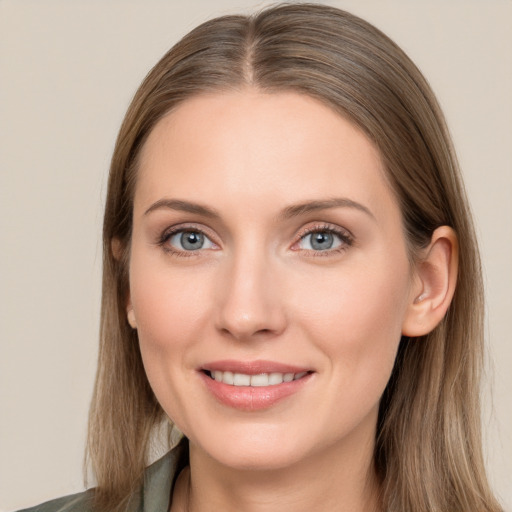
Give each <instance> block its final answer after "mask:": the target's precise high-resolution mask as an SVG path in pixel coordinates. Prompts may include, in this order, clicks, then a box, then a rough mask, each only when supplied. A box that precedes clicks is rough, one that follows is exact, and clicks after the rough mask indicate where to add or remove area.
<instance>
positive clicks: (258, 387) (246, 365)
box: [199, 361, 314, 411]
mask: <svg viewBox="0 0 512 512" xmlns="http://www.w3.org/2000/svg"><path fill="white" fill-rule="evenodd" d="M313 373H314V372H313V371H312V370H309V369H307V368H301V367H297V366H291V365H284V364H280V363H275V362H271V361H251V362H240V361H216V362H214V363H209V364H207V365H205V366H204V367H202V368H201V369H200V372H199V374H200V376H201V378H202V380H203V382H204V383H205V385H206V387H207V389H208V390H209V391H210V392H211V393H212V394H213V396H214V397H215V398H216V399H217V401H219V402H220V403H222V404H223V405H227V406H229V407H232V408H235V409H239V410H242V411H256V410H262V409H267V408H270V407H272V406H273V405H274V404H276V403H277V402H279V401H281V400H284V399H285V398H287V397H290V396H291V395H294V394H295V393H297V392H299V391H300V390H301V389H302V388H303V386H304V385H305V384H306V383H307V382H308V381H309V380H310V378H311V376H312V374H313Z"/></svg>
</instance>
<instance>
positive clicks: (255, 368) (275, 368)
mask: <svg viewBox="0 0 512 512" xmlns="http://www.w3.org/2000/svg"><path fill="white" fill-rule="evenodd" d="M200 370H203V371H210V372H212V371H222V372H233V373H243V374H245V375H258V374H261V373H302V372H308V371H311V368H306V367H303V366H296V365H291V364H285V363H278V362H276V361H259V360H258V361H235V360H232V359H227V360H224V361H213V362H211V363H207V364H204V365H203V366H201V368H200Z"/></svg>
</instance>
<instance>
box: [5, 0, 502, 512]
mask: <svg viewBox="0 0 512 512" xmlns="http://www.w3.org/2000/svg"><path fill="white" fill-rule="evenodd" d="M328 3H330V4H332V5H336V6H338V7H341V8H346V9H347V10H350V11H352V12H354V13H356V14H359V15H361V16H363V17H364V18H366V19H368V20H369V21H371V22H373V23H374V24H376V25H377V26H378V27H380V28H381V29H383V30H384V31H385V32H386V33H387V34H388V35H390V36H391V37H392V38H394V39H395V40H396V41H397V42H398V43H399V44H400V45H401V46H402V47H403V48H404V49H405V50H406V51H407V52H408V53H409V55H410V56H411V57H412V58H413V60H415V61H416V63H417V64H418V65H419V66H420V68H421V69H422V70H423V71H424V73H425V75H426V76H427V77H428V79H429V80H430V82H431V84H432V86H433V88H434V90H435V91H436V93H437V94H438V97H439V99H440V101H441V104H442V106H443V107H444V109H445V113H446V116H447V118H448V123H449V125H450V127H451V130H452V133H453V136H454V139H455V144H456V147H457V149H458V152H459V157H460V161H461V164H462V167H463V170H464V173H465V177H466V181H467V186H468V191H469V195H470V198H471V201H472V204H473V207H474V212H475V217H476V222H477V226H478V231H479V234H480V239H481V245H482V254H483V259H484V265H485V275H486V282H487V294H488V329H487V331H488V339H489V347H490V361H491V365H493V366H494V368H493V370H492V373H493V374H494V376H495V378H494V392H493V395H494V409H493V407H492V405H491V398H490V396H491V395H490V392H489V389H490V384H489V383H490V381H489V380H488V381H487V384H486V389H485V391H484V403H485V406H486V411H485V412H486V414H485V424H486V439H487V441H486V447H487V453H488V465H489V470H490V475H491V478H492V481H493V483H494V486H495V489H496V491H497V493H498V494H499V495H500V496H501V498H502V500H503V502H504V504H505V505H506V506H505V508H506V509H507V510H512V401H511V398H510V396H511V394H512V393H511V392H512V370H511V367H512V340H511V336H510V329H509V328H508V323H509V321H510V317H511V314H512V300H511V296H512V293H511V290H512V270H511V269H512V265H511V254H512V227H511V226H512V199H511V193H512V150H511V147H512V92H511V91H512V30H511V27H512V1H510V0H458V1H455V0H428V1H427V0H421V1H414V2H413V1H405V0H401V1H400V0H381V1H376V0H375V1H367V0H339V1H330V2H328ZM262 5H263V3H262V2H259V3H257V2H253V1H250V0H216V1H215V2H212V1H206V0H203V1H199V0H195V1H194V0H188V1H186V2H181V1H176V0H168V1H163V0H160V1H157V0H151V1H147V0H144V1H143V0H123V1H121V0H110V1H108V0H107V1H105V0H104V1H100V0H73V1H71V0H60V1H58V0H10V1H6V0H4V1H0V144H1V149H0V179H1V182H0V226H1V228H0V229H1V232H0V243H1V251H0V278H1V281H0V293H1V304H0V315H1V317H0V343H1V345H0V351H1V352H0V511H4V512H5V511H7V510H11V509H15V508H18V507H22V506H27V505H29V504H34V503H36V502H40V501H43V500H46V499H49V498H52V497H56V496H58V495H62V494H66V493H72V492H76V491H79V490H81V489H82V474H81V468H82V466H81V465H82V455H83V448H84V439H85V428H86V414H87V408H88V403H89V399H90V395H91V388H92V381H93V374H94V369H95V359H96V338H97V331H98V313H99V294H100V286H99V280H100V266H101V254H100V225H101V217H102V203H103V197H104V193H105V186H106V172H107V168H108V163H109V158H110V154H111V151H112V147H113V143H114V138H115V136H116V132H117V129H118V127H119V124H120V122H121V118H122V115H123V113H124V111H125V109H126V107H127V105H128V102H129V100H130V98H131V96H132V94H133V93H134V91H135V88H136V87H137V85H138V84H139V82H140V80H141V79H142V78H143V76H144V75H145V73H146V72H147V71H148V69H149V68H150V66H152V65H153V64H154V63H155V62H156V60H157V59H158V58H159V57H160V56H161V55H162V54H163V53H164V51H166V50H167V49H168V48H169V47H170V46H171V45H172V44H173V43H174V42H175V41H176V40H177V38H178V37H180V36H182V35H183V34H185V33H186V32H187V31H188V30H189V29H191V28H192V27H194V26H195V25H196V24H198V23H199V22H201V21H203V20H205V19H207V18H210V17H212V16H215V15H219V14H224V13H227V12H233V11H247V10H251V9H252V8H254V7H256V6H262Z"/></svg>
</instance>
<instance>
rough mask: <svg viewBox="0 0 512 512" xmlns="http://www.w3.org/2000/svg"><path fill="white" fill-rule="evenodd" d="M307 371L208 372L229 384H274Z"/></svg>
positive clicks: (300, 376)
mask: <svg viewBox="0 0 512 512" xmlns="http://www.w3.org/2000/svg"><path fill="white" fill-rule="evenodd" d="M307 373H308V372H300V373H277V372H273V373H259V374H258V375H247V374H245V373H233V372H222V371H220V370H215V371H213V372H210V376H211V378H212V379H214V380H216V381H217V382H223V383H224V384H229V385H231V386H253V387H261V386H276V385H278V384H282V383H283V382H291V381H292V380H298V379H302V377H304V376H305V375H307Z"/></svg>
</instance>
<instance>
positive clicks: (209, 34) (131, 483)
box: [88, 4, 501, 512]
mask: <svg viewBox="0 0 512 512" xmlns="http://www.w3.org/2000/svg"><path fill="white" fill-rule="evenodd" d="M247 86H250V87H253V88H256V89H258V90H262V91H265V92H269V93H272V92H273V91H283V90H292V91H297V92H301V93H304V94H306V95H309V96H312V97H314V98H316V99H319V100H320V101H322V102H324V103H325V104H327V105H329V106H330V107H331V108H332V109H334V110H335V111H336V112H338V113H339V114H340V115H342V116H344V117H345V118H347V119H349V120H350V121H351V122H353V123H354V124H355V125H357V126H358V127H359V128H361V129H362V130H363V131H364V132H365V133H366V135H367V136H368V137H369V139H370V140H371V141H373V143H374V144H375V145H376V146H377V148H378V149H379V150H380V154H381V157H382V159H383V161H384V163H385V166H386V171H387V177H388V180H389V183H390V185H391V187H392V189H393V191H394V193H395V195H396V197H397V199H398V201H399V204H400V207H401V211H402V218H403V224H404V231H405V233H406V238H407V241H408V246H409V250H410V255H411V261H412V262H413V261H414V259H415V254H416V253H417V250H418V249H419V248H421V247H424V246H426V245H427V244H428V243H429V241H430V238H431V235H432V232H433V231H434V230H435V229H436V228H437V227H439V226H442V225H448V226H451V227H452V228H453V229H454V230H455V232H456V233H457V236H458V242H459V247H460V261H459V276H458V284H457V288H456V291H455V296H454V299H453V302H452V304H451V306H450V308H449V311H448V313H447V315H446V317H445V318H444V319H443V321H442V322H441V324H440V325H439V326H438V327H437V328H436V329H435V330H434V331H433V332H431V333H430V334H428V335H426V336H423V337H421V338H416V339H407V338H404V339H402V341H401V343H400V347H399V352H398V356H397V359H396V363H395V367H394V369H393V373H392V376H391V379H390V381H389V384H388V386H387V388H386V390H385V393H384V396H383V397H382V400H381V406H380V412H379V420H378V426H377V438H376V445H375V464H376V467H377V471H378V474H379V476H380V478H381V482H382V504H383V509H384V510H388V511H397V512H398V511H399V512H403V511H408V512H416V511H418V512H419V511H429V512H434V511H439V512H441V511H442V512H448V511H450V512H455V511H477V510H478V511H498V510H501V508H500V506H499V505H498V503H497V502H496V501H495V499H494V497H493V495H492V493H491V491H490V489H489V485H488V483H487V480H486V476H485V469H484V463H483V457H482V449H481V432H480V408H479V381H480V373H481V366H482V358H483V334H482V330H483V325H482V324H483V292H482V278H481V269H480V260H479V255H478V248H477V242H476V239H475V235H474V229H473V224H472V220H471V214H470V211H469V207H468V204H467V199H466V194H465V191H464V187H463V184H462V181H461V177H460V173H459V170H458V164H457V160H456V157H455V153H454V150H453V147H452V143H451V140H450V136H449V133H448V130H447V128H446V125H445V121H444V118H443V115H442V112H441V110H440V108H439V106H438V103H437V101H436V99H435V97H434V94H433V93H432V91H431V89H430V87H429V85H428V83H427V82H426V80H425V79H424V77H423V76H422V74H421V73H420V72H419V70H418V69H417V68H416V66H415V65H414V64H413V63H412V62H411V60H410V59H409V58H408V57H407V56H406V55H405V54H404V52H403V51H402V50H401V49H400V48H398V47H397V45H396V44H395V43H393V42H392V41H391V40H390V39H389V38H388V37H386V36H385V35H384V34H383V33H382V32H380V31H379V30H378V29H376V28H375V27H373V26H372V25H370V24H368V23H367V22H365V21H363V20H361V19H360V18H357V17H356V16H353V15H351V14H348V13H346V12H343V11H341V10H338V9H335V8H332V7H327V6H322V5H318V4H291V5H288V4H283V5H278V6H276V7H272V8H269V9H266V10H264V11H262V12H261V13H258V14H257V15H254V16H250V17H247V16H225V17H221V18H217V19H215V20H212V21H209V22H207V23H204V24H203V25H201V26H199V27H198V28H196V29H195V30H193V31H192V32H190V33H189V34H188V35H187V36H185V37H184V38H183V39H182V40H181V41H180V42H179V43H178V44H176V45H175V46H174V47H173V48H172V49H171V50H170V51H169V52H168V53H167V54H166V55H165V56H164V57H163V58H162V59H161V60H160V62H158V64H157V65H156V66H155V67H154V68H153V69H152V70H151V71H150V73H149V74H148V76H147V77H146V79H145V80H144V82H143V83H142V85H141V86H140V88H139V90H138V91H137V93H136V95H135V97H134V99H133V101H132V103H131V105H130V107H129V109H128V112H127V114H126V117H125V119H124V122H123V124H122V126H121V130H120V133H119V136H118V139H117V143H116V146H115V150H114V154H113V158H112V164H111V169H110V178H109V184H108V195H107V201H106V208H105V218H104V234H103V244H104V253H103V264H104V267H103V297H102V320H101V340H100V353H99V366H98V373H97V379H96V385H95V391H94V398H93V402H92V406H91V412H90V422H89V442H88V453H89V457H90V460H91V462H92V466H93V470H94V473H95V476H96V479H97V483H98V487H97V489H96V492H95V494H96V498H97V504H98V507H99V508H100V509H105V510H122V508H123V503H126V499H127V496H128V495H129V494H130V492H131V491H132V490H133V489H134V488H135V486H137V485H138V483H139V481H140V478H141V475H142V472H143V469H144V467H145V465H146V463H147V454H148V450H149V447H150V445H151V442H152V439H153V434H154V431H155V429H156V427H158V426H159V425H161V423H162V421H163V420H164V417H165V415H164V413H163V411H162V409H161V407H160V405H159V404H158V402H157V400H156V399H155V396H154V395H153V392H152V390H151V388H150V386H149V383H148V381H147V378H146V375H145V372H144V368H143V365H142V360H141V356H140V352H139V347H138V340H137V334H136V331H133V330H132V329H131V328H130V327H129V325H128V323H127V320H126V298H127V291H128V274H127V268H128V261H129V247H130V236H131V229H132V209H133V195H134V187H135V184H136V178H137V162H138V156H139V154H140V150H141V148H142V146H143V145H144V142H145V140H146V139H147V137H148V135H149V133H150V132H151V130H152V129H153V128H154V127H155V125H156V123H157V122H158V121H159V120H160V119H161V118H162V117H163V116H164V115H165V114H166V113H168V112H169V111H171V110H172V109H173V108H174V107H175V106H176V105H177V104H178V103H180V102H182V101H184V100H186V99H187V98H190V97H191V96H194V95H197V94H199V93H202V92H209V91H226V90H236V89H241V88H244V87H247ZM113 241H116V242H115V243H116V244H117V246H118V249H119V250H117V251H113V249H112V245H113ZM114 252H116V254H114Z"/></svg>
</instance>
